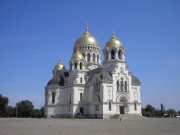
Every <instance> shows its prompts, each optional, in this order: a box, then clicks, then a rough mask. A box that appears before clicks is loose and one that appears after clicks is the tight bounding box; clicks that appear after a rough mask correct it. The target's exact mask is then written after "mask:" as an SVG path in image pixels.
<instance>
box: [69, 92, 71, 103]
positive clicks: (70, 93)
mask: <svg viewBox="0 0 180 135" xmlns="http://www.w3.org/2000/svg"><path fill="white" fill-rule="evenodd" d="M69 103H70V104H71V93H69Z"/></svg>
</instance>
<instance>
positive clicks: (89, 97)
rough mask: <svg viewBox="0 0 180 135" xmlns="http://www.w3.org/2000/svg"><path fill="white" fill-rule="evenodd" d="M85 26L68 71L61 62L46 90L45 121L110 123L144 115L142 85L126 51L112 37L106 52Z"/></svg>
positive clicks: (106, 45) (106, 46)
mask: <svg viewBox="0 0 180 135" xmlns="http://www.w3.org/2000/svg"><path fill="white" fill-rule="evenodd" d="M102 52H103V55H104V60H103V62H102V63H101V49H100V46H99V43H98V41H97V40H96V38H95V37H94V36H92V35H91V34H90V33H89V31H88V27H87V26H86V29H85V32H84V34H83V35H82V36H81V37H79V38H78V39H77V40H76V42H75V44H74V51H73V54H72V57H71V59H70V60H69V70H67V69H66V68H65V66H64V65H63V63H62V62H61V60H59V62H58V63H57V65H55V67H54V69H53V71H52V72H53V77H52V79H50V80H49V82H48V83H47V86H45V106H44V111H45V117H47V118H52V117H53V118H98V119H108V118H111V117H113V116H115V115H120V114H124V115H125V114H129V115H130V114H135V115H142V114H141V96H140V81H139V79H138V78H137V77H135V76H134V75H133V73H132V72H130V71H129V69H128V66H127V63H126V60H125V53H126V50H125V47H124V46H123V44H122V43H121V41H120V40H119V39H118V38H117V37H116V35H115V34H114V33H112V36H111V38H110V39H109V40H108V41H107V43H106V44H105V46H104V48H103V50H102Z"/></svg>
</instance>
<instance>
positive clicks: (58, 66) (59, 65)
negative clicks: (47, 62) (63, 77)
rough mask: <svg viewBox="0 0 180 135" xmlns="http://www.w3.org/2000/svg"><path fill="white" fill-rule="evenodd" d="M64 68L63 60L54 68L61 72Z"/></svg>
mask: <svg viewBox="0 0 180 135" xmlns="http://www.w3.org/2000/svg"><path fill="white" fill-rule="evenodd" d="M63 68H64V65H63V64H62V62H61V60H59V62H58V64H57V65H56V66H55V67H54V70H55V71H60V70H62V69H63Z"/></svg>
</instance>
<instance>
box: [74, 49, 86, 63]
mask: <svg viewBox="0 0 180 135" xmlns="http://www.w3.org/2000/svg"><path fill="white" fill-rule="evenodd" d="M71 59H74V60H78V61H79V60H84V56H83V55H82V54H81V53H80V52H79V51H78V50H77V49H76V50H75V51H74V53H73V56H72V57H71Z"/></svg>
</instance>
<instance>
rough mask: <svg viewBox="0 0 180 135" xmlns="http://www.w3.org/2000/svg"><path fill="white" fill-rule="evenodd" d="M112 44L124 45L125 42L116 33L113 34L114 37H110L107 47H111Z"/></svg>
mask: <svg viewBox="0 0 180 135" xmlns="http://www.w3.org/2000/svg"><path fill="white" fill-rule="evenodd" d="M110 46H114V47H116V48H118V47H120V46H123V44H122V43H121V41H120V40H119V39H117V38H116V36H115V34H114V33H113V34H112V37H111V38H110V39H109V41H108V42H107V43H106V46H105V48H106V47H110Z"/></svg>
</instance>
